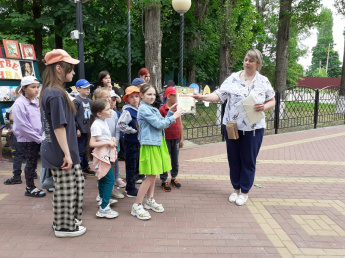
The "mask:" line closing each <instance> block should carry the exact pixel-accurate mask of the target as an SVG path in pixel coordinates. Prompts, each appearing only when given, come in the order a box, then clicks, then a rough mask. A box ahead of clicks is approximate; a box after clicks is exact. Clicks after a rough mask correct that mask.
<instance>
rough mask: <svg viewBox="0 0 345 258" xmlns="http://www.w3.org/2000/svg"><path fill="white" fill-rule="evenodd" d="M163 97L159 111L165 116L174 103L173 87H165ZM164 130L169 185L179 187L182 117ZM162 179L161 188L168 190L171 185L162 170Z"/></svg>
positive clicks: (166, 174)
mask: <svg viewBox="0 0 345 258" xmlns="http://www.w3.org/2000/svg"><path fill="white" fill-rule="evenodd" d="M164 98H166V103H165V104H164V105H163V106H162V107H161V108H160V109H159V112H160V113H161V115H162V116H163V117H166V116H167V114H168V112H169V109H170V108H171V106H173V105H174V104H175V103H176V92H175V88H174V87H167V88H166V90H165V92H164ZM164 131H165V140H166V144H167V147H168V151H169V154H170V160H171V167H172V169H171V171H170V173H171V181H170V183H171V185H172V186H173V187H175V188H180V187H181V184H180V183H179V182H178V180H177V175H178V168H179V162H178V156H179V150H180V148H183V125H182V119H181V118H177V119H176V123H174V124H172V125H170V126H169V127H168V128H166V129H164ZM160 179H161V180H162V189H163V191H165V192H170V191H171V187H170V186H169V183H168V181H167V179H168V172H164V173H163V174H161V175H160Z"/></svg>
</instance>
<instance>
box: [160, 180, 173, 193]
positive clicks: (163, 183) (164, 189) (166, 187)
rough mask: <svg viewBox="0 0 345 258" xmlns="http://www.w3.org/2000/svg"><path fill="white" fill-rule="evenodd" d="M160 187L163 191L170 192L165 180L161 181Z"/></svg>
mask: <svg viewBox="0 0 345 258" xmlns="http://www.w3.org/2000/svg"><path fill="white" fill-rule="evenodd" d="M162 189H163V191H164V192H170V191H171V187H170V186H169V183H168V182H167V181H165V182H162Z"/></svg>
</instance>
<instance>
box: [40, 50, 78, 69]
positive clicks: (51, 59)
mask: <svg viewBox="0 0 345 258" xmlns="http://www.w3.org/2000/svg"><path fill="white" fill-rule="evenodd" d="M44 60H45V61H46V65H51V64H55V63H58V62H61V61H63V62H66V63H69V64H73V65H76V64H79V62H80V61H79V60H77V59H74V58H72V57H71V56H70V55H69V54H68V53H67V52H66V51H65V50H63V49H53V50H52V51H50V52H48V53H47V54H46V55H45V57H44Z"/></svg>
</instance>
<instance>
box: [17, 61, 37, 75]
mask: <svg viewBox="0 0 345 258" xmlns="http://www.w3.org/2000/svg"><path fill="white" fill-rule="evenodd" d="M19 64H20V68H21V71H22V75H23V77H25V76H35V69H34V64H33V62H32V61H19ZM35 77H36V76H35Z"/></svg>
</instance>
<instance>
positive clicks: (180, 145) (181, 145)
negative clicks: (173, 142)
mask: <svg viewBox="0 0 345 258" xmlns="http://www.w3.org/2000/svg"><path fill="white" fill-rule="evenodd" d="M179 147H180V149H182V148H183V140H181V141H180V144H179Z"/></svg>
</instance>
